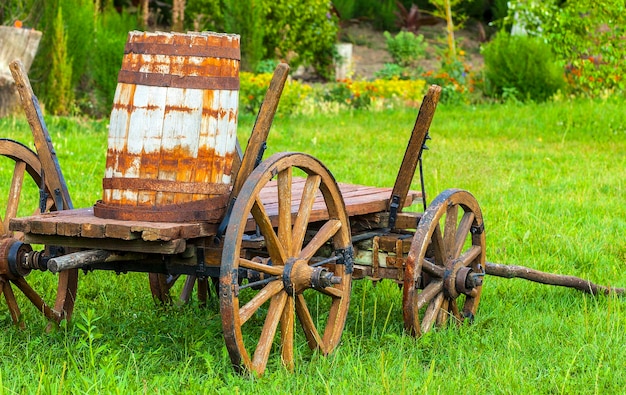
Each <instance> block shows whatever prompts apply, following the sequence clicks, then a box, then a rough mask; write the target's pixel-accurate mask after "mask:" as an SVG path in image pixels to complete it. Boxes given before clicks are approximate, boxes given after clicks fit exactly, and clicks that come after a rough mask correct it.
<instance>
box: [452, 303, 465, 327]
mask: <svg viewBox="0 0 626 395" xmlns="http://www.w3.org/2000/svg"><path fill="white" fill-rule="evenodd" d="M450 313H452V316H453V317H454V318H456V320H457V322H458V323H461V322H463V317H462V316H461V312H460V311H459V305H458V303H457V302H456V299H452V300H451V301H450Z"/></svg>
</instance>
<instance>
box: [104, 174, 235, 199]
mask: <svg viewBox="0 0 626 395" xmlns="http://www.w3.org/2000/svg"><path fill="white" fill-rule="evenodd" d="M102 187H103V188H104V189H124V190H142V191H157V192H174V193H187V194H200V195H224V194H228V193H229V192H230V185H228V184H218V183H212V182H183V181H170V180H154V179H146V178H130V177H129V178H121V177H116V178H103V179H102Z"/></svg>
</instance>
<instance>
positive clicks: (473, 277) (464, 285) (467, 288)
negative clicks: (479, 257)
mask: <svg viewBox="0 0 626 395" xmlns="http://www.w3.org/2000/svg"><path fill="white" fill-rule="evenodd" d="M450 266H451V269H447V270H446V271H445V272H444V276H443V284H444V287H443V289H444V292H445V293H446V296H447V297H449V298H451V299H456V298H457V297H458V296H459V295H460V294H465V295H471V294H472V293H473V292H474V290H475V289H476V288H477V287H479V286H481V285H482V283H483V276H484V275H485V274H484V273H482V271H481V272H476V271H474V269H473V268H471V267H467V266H465V263H464V262H463V261H462V260H460V259H455V260H453V261H452V263H451V265H450Z"/></svg>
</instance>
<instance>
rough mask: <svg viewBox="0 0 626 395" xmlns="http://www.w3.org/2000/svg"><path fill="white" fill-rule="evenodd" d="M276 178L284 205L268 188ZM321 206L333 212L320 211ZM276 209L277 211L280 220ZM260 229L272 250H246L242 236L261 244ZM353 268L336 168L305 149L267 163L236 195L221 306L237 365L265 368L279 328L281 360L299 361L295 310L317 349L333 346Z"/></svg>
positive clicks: (345, 308) (342, 321)
mask: <svg viewBox="0 0 626 395" xmlns="http://www.w3.org/2000/svg"><path fill="white" fill-rule="evenodd" d="M300 171H302V172H303V174H304V176H305V178H306V182H305V183H304V186H303V191H302V195H301V196H297V195H298V193H296V191H295V188H294V186H295V184H294V180H296V177H294V174H295V175H299V172H300ZM274 178H275V179H276V182H277V187H276V193H277V198H278V199H277V200H278V205H277V207H276V206H274V207H271V206H270V205H268V202H271V201H274V202H276V196H268V195H267V189H266V190H265V191H263V192H262V189H263V187H264V186H265V185H266V184H267V183H268V182H269V181H270V180H272V179H274ZM300 185H302V184H300ZM292 195H293V196H292ZM292 197H293V198H294V199H293V200H292ZM292 204H293V205H294V206H296V207H297V215H295V216H293V215H292ZM319 205H322V206H323V207H324V208H325V210H324V211H325V212H327V216H325V217H323V218H316V216H317V213H319V211H317V208H319ZM314 206H315V208H316V210H315V211H314ZM271 212H273V213H277V214H278V215H277V217H274V220H272V219H271ZM259 232H260V235H262V240H263V241H264V243H265V248H264V250H263V251H265V253H264V252H263V251H261V250H259V251H258V254H257V253H249V254H247V255H245V254H244V251H243V248H242V243H251V244H254V241H255V240H260V238H259V237H258V233H259ZM251 248H254V247H251ZM248 252H249V250H248ZM351 272H352V247H351V239H350V225H349V221H348V217H347V214H346V210H345V205H344V202H343V198H342V196H341V194H340V191H339V188H338V186H337V184H336V182H335V180H334V178H333V177H332V175H331V174H330V172H329V171H328V170H327V169H326V168H325V167H324V166H323V165H322V164H321V163H320V162H319V161H317V160H316V159H314V158H313V157H311V156H308V155H305V154H299V153H282V154H276V155H274V156H272V157H271V158H269V159H268V160H266V161H264V162H263V163H261V164H260V165H259V166H258V167H257V168H256V169H255V170H254V171H253V172H252V174H251V175H250V177H249V178H248V179H247V181H246V182H245V184H244V185H243V187H242V189H241V192H240V194H239V196H238V198H237V200H236V202H235V205H234V207H233V211H232V214H231V218H230V221H229V223H228V229H227V231H226V235H225V238H224V249H223V253H222V264H221V272H220V292H219V294H220V295H219V296H220V311H221V316H222V326H223V329H224V338H225V341H226V347H227V348H228V352H229V354H230V358H231V361H232V363H233V365H234V366H235V368H236V369H238V370H240V371H241V370H248V371H252V372H255V373H256V374H262V373H263V371H264V370H265V367H266V364H267V362H268V358H269V354H270V351H271V350H272V348H273V347H274V341H275V337H276V336H275V335H276V332H277V329H278V328H280V337H279V338H278V341H277V343H278V344H277V345H278V346H279V348H280V352H281V357H282V362H283V364H284V365H285V366H286V367H287V368H293V365H294V348H295V347H294V336H295V331H294V325H295V317H297V318H298V320H299V321H300V324H301V326H302V329H303V332H304V335H305V337H306V340H307V343H308V345H309V347H310V348H311V349H318V350H319V351H320V352H321V353H322V354H327V353H329V352H331V351H332V350H333V349H334V348H335V347H336V346H337V344H338V343H339V340H340V337H341V333H342V331H343V327H344V324H345V320H346V315H347V313H348V305H349V301H350V288H351V284H352V277H351Z"/></svg>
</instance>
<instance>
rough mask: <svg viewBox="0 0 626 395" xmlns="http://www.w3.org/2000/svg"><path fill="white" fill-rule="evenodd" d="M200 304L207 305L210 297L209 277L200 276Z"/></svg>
mask: <svg viewBox="0 0 626 395" xmlns="http://www.w3.org/2000/svg"><path fill="white" fill-rule="evenodd" d="M197 284H198V304H199V305H200V306H206V302H207V299H208V297H209V279H208V278H207V277H202V278H198V281H197Z"/></svg>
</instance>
